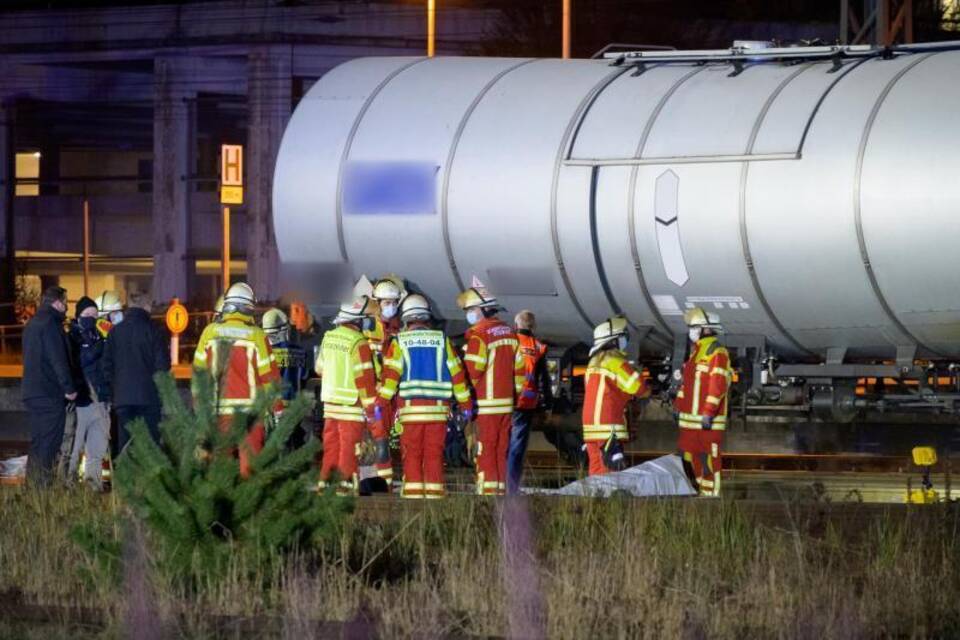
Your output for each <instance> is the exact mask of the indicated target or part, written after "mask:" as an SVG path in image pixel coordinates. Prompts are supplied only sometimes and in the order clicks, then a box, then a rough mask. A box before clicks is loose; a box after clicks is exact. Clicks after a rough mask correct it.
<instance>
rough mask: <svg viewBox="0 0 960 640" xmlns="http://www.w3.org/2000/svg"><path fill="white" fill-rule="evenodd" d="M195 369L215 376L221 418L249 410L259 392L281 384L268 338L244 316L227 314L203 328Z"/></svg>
mask: <svg viewBox="0 0 960 640" xmlns="http://www.w3.org/2000/svg"><path fill="white" fill-rule="evenodd" d="M193 366H194V368H195V369H200V370H206V371H209V372H210V373H211V374H212V375H213V379H214V383H215V385H216V390H217V407H218V412H219V413H221V414H231V413H233V411H234V409H249V408H250V407H251V406H253V403H254V400H255V399H256V397H257V392H258V391H259V390H260V389H262V388H264V387H266V386H267V385H270V384H276V383H277V382H279V380H280V372H279V370H278V369H277V363H276V361H275V360H274V357H273V352H272V351H271V349H270V343H269V342H268V341H267V337H266V334H264V332H263V329H261V328H260V327H258V326H257V325H256V324H255V323H254V321H253V318H252V317H251V316H248V315H244V314H241V313H228V314H226V315H224V316H223V319H222V320H221V321H219V322H214V323H212V324H209V325H207V326H206V327H205V328H204V330H203V333H202V334H201V335H200V341H199V342H198V343H197V350H196V352H195V353H194V355H193Z"/></svg>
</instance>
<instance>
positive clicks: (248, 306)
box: [223, 282, 257, 313]
mask: <svg viewBox="0 0 960 640" xmlns="http://www.w3.org/2000/svg"><path fill="white" fill-rule="evenodd" d="M256 304H257V297H256V296H255V295H254V293H253V289H252V288H251V287H250V285H248V284H247V283H246V282H235V283H233V284H232V285H230V288H229V289H227V290H226V292H225V293H224V294H223V312H224V313H232V312H234V311H241V312H243V311H251V310H253V308H254V307H255V306H256Z"/></svg>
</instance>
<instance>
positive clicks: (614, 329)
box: [590, 316, 628, 356]
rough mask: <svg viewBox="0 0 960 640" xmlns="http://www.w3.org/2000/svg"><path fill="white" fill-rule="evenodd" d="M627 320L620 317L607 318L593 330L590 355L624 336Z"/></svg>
mask: <svg viewBox="0 0 960 640" xmlns="http://www.w3.org/2000/svg"><path fill="white" fill-rule="evenodd" d="M626 335H628V333H627V319H626V318H624V317H622V316H615V317H613V318H608V319H607V320H604V321H603V322H601V323H600V324H598V325H597V326H596V327H595V328H594V329H593V347H592V348H591V349H590V355H591V356H593V354H595V353H596V352H597V351H599V350H600V349H601V347H603V346H604V345H606V344H609V343H610V342H612V341H614V340H616V339H618V338H620V337H621V336H626Z"/></svg>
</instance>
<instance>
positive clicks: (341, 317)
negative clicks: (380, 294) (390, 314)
mask: <svg viewBox="0 0 960 640" xmlns="http://www.w3.org/2000/svg"><path fill="white" fill-rule="evenodd" d="M376 313H377V303H376V301H374V300H373V299H371V298H369V297H367V296H360V297H358V298H355V299H354V300H353V302H344V303H343V304H341V305H340V310H339V311H337V315H336V316H335V317H334V318H333V324H345V323H347V322H357V321H359V320H363V319H364V318H367V317H371V316H373V315H374V314H376Z"/></svg>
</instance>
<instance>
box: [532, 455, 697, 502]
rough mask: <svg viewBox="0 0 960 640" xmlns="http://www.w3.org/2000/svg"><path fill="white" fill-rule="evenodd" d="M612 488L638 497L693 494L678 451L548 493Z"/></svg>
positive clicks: (596, 493) (602, 493)
mask: <svg viewBox="0 0 960 640" xmlns="http://www.w3.org/2000/svg"><path fill="white" fill-rule="evenodd" d="M615 491H623V492H624V493H628V494H630V495H632V496H638V497H644V496H648V497H652V496H692V495H696V492H695V491H694V490H693V487H691V486H690V481H689V480H687V474H686V473H684V471H683V462H682V461H681V459H680V456H678V455H667V456H661V457H659V458H655V459H654V460H649V461H647V462H644V463H643V464H638V465H637V466H635V467H630V468H629V469H624V470H623V471H616V472H613V473H608V474H606V475H602V476H590V477H588V478H584V479H583V480H578V481H577V482H571V483H570V484H568V485H566V486H565V487H561V488H560V489H556V490H555V491H551V492H550V493H555V494H557V495H562V496H593V497H603V498H605V497H608V496H610V495H611V494H612V493H614V492H615Z"/></svg>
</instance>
